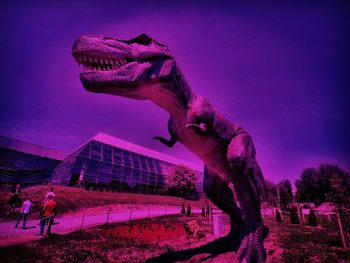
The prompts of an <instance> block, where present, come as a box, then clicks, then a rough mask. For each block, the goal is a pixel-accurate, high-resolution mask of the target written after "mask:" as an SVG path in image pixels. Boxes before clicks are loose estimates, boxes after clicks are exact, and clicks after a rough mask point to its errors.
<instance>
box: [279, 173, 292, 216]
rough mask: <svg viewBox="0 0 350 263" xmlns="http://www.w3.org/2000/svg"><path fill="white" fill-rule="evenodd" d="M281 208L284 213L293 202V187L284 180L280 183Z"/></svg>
mask: <svg viewBox="0 0 350 263" xmlns="http://www.w3.org/2000/svg"><path fill="white" fill-rule="evenodd" d="M279 194H280V206H281V209H282V210H283V211H285V210H287V209H288V207H289V206H290V204H291V203H292V201H293V193H292V185H291V183H290V181H289V180H287V179H284V180H282V181H281V182H280V183H279Z"/></svg>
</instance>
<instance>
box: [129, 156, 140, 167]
mask: <svg viewBox="0 0 350 263" xmlns="http://www.w3.org/2000/svg"><path fill="white" fill-rule="evenodd" d="M131 159H132V167H133V168H135V169H140V161H139V156H138V155H137V154H132V155H131Z"/></svg>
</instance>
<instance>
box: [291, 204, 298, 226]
mask: <svg viewBox="0 0 350 263" xmlns="http://www.w3.org/2000/svg"><path fill="white" fill-rule="evenodd" d="M290 222H291V223H292V224H300V221H299V216H298V209H297V207H296V206H294V205H293V206H292V210H291V211H290Z"/></svg>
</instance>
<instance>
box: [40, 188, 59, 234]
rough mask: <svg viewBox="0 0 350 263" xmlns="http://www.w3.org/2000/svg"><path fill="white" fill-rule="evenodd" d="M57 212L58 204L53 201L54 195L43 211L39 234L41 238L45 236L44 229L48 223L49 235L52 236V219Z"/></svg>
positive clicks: (50, 196)
mask: <svg viewBox="0 0 350 263" xmlns="http://www.w3.org/2000/svg"><path fill="white" fill-rule="evenodd" d="M55 210H56V202H55V201H54V200H53V197H52V195H49V196H48V198H47V201H46V202H45V204H44V206H43V209H42V211H41V218H40V233H39V235H40V236H43V235H44V229H45V225H46V223H48V228H47V235H51V225H52V217H53V215H54V212H55Z"/></svg>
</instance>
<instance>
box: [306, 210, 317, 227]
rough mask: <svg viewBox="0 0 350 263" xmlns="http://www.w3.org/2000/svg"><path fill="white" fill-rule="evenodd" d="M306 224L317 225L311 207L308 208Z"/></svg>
mask: <svg viewBox="0 0 350 263" xmlns="http://www.w3.org/2000/svg"><path fill="white" fill-rule="evenodd" d="M307 224H308V225H309V226H318V223H317V218H316V214H315V211H314V210H313V209H311V210H310V214H309V218H308V219H307Z"/></svg>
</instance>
